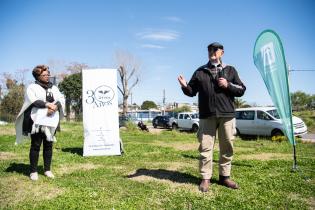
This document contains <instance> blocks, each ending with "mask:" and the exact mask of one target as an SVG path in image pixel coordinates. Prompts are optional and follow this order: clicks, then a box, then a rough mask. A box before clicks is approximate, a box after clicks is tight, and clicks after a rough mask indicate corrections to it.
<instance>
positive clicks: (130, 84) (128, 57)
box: [115, 51, 140, 115]
mask: <svg viewBox="0 0 315 210" xmlns="http://www.w3.org/2000/svg"><path fill="white" fill-rule="evenodd" d="M115 56H116V61H117V63H118V66H119V67H118V69H117V70H118V76H119V78H118V79H119V84H118V90H119V91H120V93H121V94H122V97H123V114H124V115H126V113H127V111H128V97H129V96H130V94H131V91H132V89H133V88H134V87H135V86H136V85H137V84H138V82H139V74H137V73H139V70H140V60H139V59H138V58H136V57H135V56H134V55H132V54H130V53H128V52H125V51H117V52H116V54H115Z"/></svg>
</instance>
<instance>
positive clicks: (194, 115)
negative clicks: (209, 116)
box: [191, 113, 199, 119]
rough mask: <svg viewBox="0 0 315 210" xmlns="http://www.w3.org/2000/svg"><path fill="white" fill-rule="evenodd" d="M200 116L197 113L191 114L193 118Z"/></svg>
mask: <svg viewBox="0 0 315 210" xmlns="http://www.w3.org/2000/svg"><path fill="white" fill-rule="evenodd" d="M198 118H199V115H198V114H197V113H196V114H192V115H191V119H198Z"/></svg>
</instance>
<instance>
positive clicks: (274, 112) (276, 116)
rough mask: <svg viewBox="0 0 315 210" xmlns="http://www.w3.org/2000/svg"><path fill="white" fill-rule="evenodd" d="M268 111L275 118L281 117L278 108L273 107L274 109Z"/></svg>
mask: <svg viewBox="0 0 315 210" xmlns="http://www.w3.org/2000/svg"><path fill="white" fill-rule="evenodd" d="M267 112H268V114H270V115H271V116H273V117H274V118H276V119H280V116H279V114H278V112H277V110H276V109H272V110H269V111H267Z"/></svg>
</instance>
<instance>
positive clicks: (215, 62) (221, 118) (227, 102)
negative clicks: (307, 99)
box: [178, 42, 246, 192]
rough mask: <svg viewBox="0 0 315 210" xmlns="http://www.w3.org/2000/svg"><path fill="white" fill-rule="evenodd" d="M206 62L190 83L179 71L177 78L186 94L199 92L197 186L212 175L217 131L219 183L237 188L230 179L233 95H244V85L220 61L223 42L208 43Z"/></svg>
mask: <svg viewBox="0 0 315 210" xmlns="http://www.w3.org/2000/svg"><path fill="white" fill-rule="evenodd" d="M208 54H209V62H208V63H207V64H206V65H204V66H201V67H199V68H198V69H197V70H196V71H195V72H194V74H193V76H192V78H191V79H190V81H189V83H187V82H186V80H185V78H184V77H183V76H182V75H180V76H179V77H178V81H179V83H180V85H181V88H182V90H183V92H184V94H185V95H187V96H190V97H193V96H195V95H196V94H197V93H198V106H199V118H200V121H199V130H198V133H197V137H198V140H199V143H200V145H199V152H200V160H199V169H200V174H201V176H202V181H201V183H200V186H199V189H200V191H202V192H207V191H208V189H209V185H210V179H211V177H212V157H213V148H214V141H215V137H216V131H217V129H218V139H219V148H220V158H219V184H221V185H224V186H226V187H228V188H232V189H238V188H239V187H238V185H237V184H236V183H235V182H234V181H232V180H231V179H230V175H231V166H232V164H231V163H232V157H233V143H232V140H233V139H234V131H235V107H234V97H240V96H242V95H244V92H245V90H246V87H245V85H244V84H243V83H242V81H241V80H240V78H239V76H238V73H237V71H236V69H235V68H234V67H233V66H230V65H226V64H223V63H222V60H221V58H222V56H223V54H224V48H223V45H221V44H220V43H217V42H214V43H212V44H210V45H209V46H208Z"/></svg>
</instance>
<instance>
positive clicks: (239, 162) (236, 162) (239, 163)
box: [182, 154, 253, 167]
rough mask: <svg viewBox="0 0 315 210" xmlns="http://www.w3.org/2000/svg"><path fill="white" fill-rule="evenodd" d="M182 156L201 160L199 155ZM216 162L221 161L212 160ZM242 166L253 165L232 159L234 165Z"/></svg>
mask: <svg viewBox="0 0 315 210" xmlns="http://www.w3.org/2000/svg"><path fill="white" fill-rule="evenodd" d="M182 156H183V157H184V158H189V159H195V160H199V155H187V154H182ZM212 161H213V162H214V163H219V161H218V160H212ZM233 165H234V166H241V167H253V166H252V165H250V164H244V163H242V162H241V161H237V160H233V161H232V166H233Z"/></svg>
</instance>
